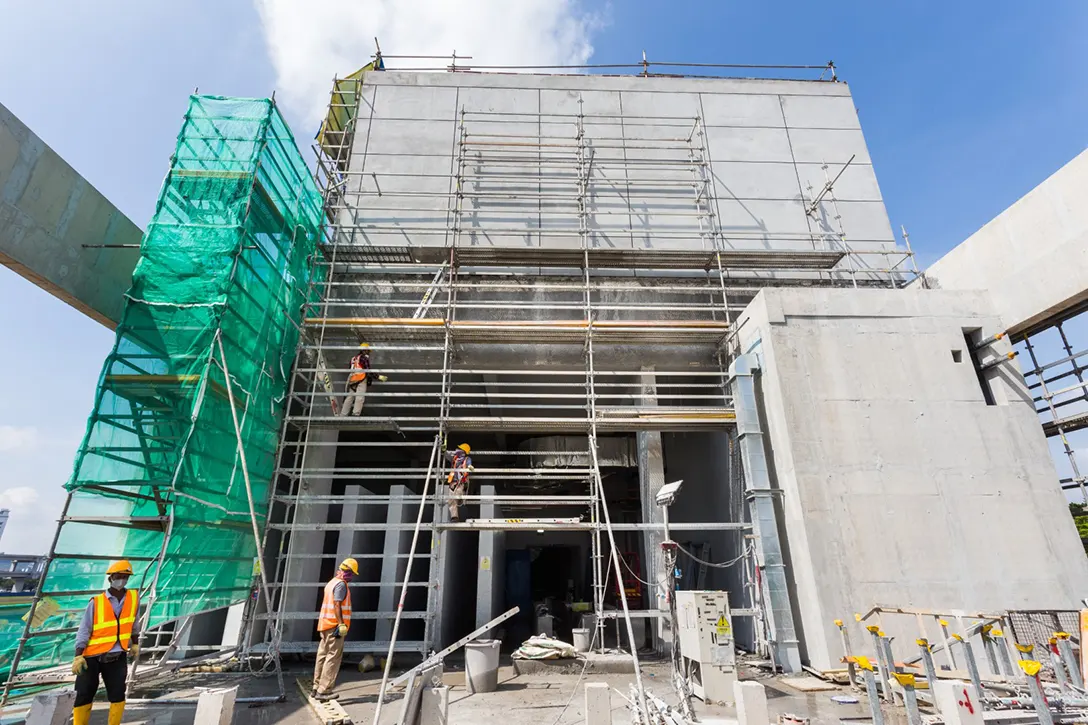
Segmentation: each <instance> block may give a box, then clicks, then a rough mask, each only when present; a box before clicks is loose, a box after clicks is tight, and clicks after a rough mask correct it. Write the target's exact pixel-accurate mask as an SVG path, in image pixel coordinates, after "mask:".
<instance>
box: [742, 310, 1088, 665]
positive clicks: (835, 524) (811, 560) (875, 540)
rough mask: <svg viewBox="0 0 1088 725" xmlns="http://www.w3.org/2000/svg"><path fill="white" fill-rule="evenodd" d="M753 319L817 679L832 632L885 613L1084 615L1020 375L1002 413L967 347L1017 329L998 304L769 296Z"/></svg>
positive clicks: (1085, 568) (994, 379) (808, 651)
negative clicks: (875, 611)
mask: <svg viewBox="0 0 1088 725" xmlns="http://www.w3.org/2000/svg"><path fill="white" fill-rule="evenodd" d="M738 324H739V325H740V333H739V334H740V343H741V347H742V350H743V351H745V352H755V353H756V354H757V355H758V358H759V360H760V362H761V368H762V375H761V377H760V389H761V394H762V401H761V403H762V407H763V410H764V415H765V417H766V420H765V421H764V422H765V434H766V437H767V440H768V445H769V448H770V450H771V452H772V459H773V460H772V468H773V471H772V477H773V480H774V482H775V485H776V486H777V487H778V488H779V489H781V491H782V513H783V521H782V525H781V528H782V530H783V532H784V536H785V544H786V546H787V548H788V554H789V557H788V560H789V562H790V566H789V571H790V572H791V573H790V576H791V578H792V582H793V585H794V587H795V590H796V592H795V593H796V600H797V604H796V606H797V609H798V611H797V612H796V613H795V618H796V619H797V621H798V622H799V623H800V628H801V630H802V641H803V643H804V647H805V652H804V654H805V659H806V660H807V661H808V662H809V663H810V664H811V665H812V666H813V667H816V668H819V669H831V668H834V667H836V666H838V662H839V657H840V656H841V652H840V650H841V647H840V644H839V635H838V632H837V629H836V627H835V625H834V624H833V620H835V619H837V618H841V619H843V620H845V621H848V622H850V623H851V626H854V625H853V622H852V621H851V620H852V617H851V614H853V613H854V612H865V611H867V610H868V609H869V608H870V607H872V606H876V605H881V606H903V607H921V608H927V609H935V610H940V611H949V610H964V611H988V612H993V611H1004V610H1007V609H1076V608H1079V606H1080V605H1079V601H1080V597H1082V596H1083V594H1084V592H1085V590H1086V589H1088V560H1086V559H1085V557H1084V556H1083V550H1082V547H1081V544H1080V540H1079V538H1078V536H1077V532H1076V528H1075V526H1074V524H1073V522H1072V520H1071V519H1070V517H1069V513H1068V510H1067V507H1066V503H1065V500H1064V498H1063V497H1062V494H1061V492H1060V491H1059V489H1058V487H1057V486H1055V479H1056V473H1055V470H1054V464H1053V463H1052V461H1051V458H1050V454H1049V451H1048V449H1047V446H1046V441H1045V439H1044V436H1043V433H1042V431H1041V429H1040V427H1039V423H1038V420H1037V418H1036V415H1035V412H1034V410H1033V408H1032V406H1031V404H1030V397H1029V396H1028V394H1027V391H1026V389H1025V387H1024V384H1023V379H1022V378H1021V376H1020V374H1019V372H1018V371H1017V370H1016V369H1015V368H1014V366H1012V365H1009V364H1004V365H999V366H996V367H993V368H990V370H989V371H987V372H988V374H987V376H986V380H985V382H986V384H987V385H989V386H990V388H991V390H992V394H993V398H994V403H995V404H993V405H988V404H987V402H986V400H985V399H984V395H983V392H982V390H981V387H980V386H981V383H980V380H979V378H978V376H977V375H976V372H975V370H974V369H973V368H974V364H973V362H972V359H971V357H970V355H969V351H968V350H967V349H966V346H967V343H966V340H965V334H969V333H971V332H978V331H980V334H981V335H983V336H986V335H991V334H993V333H995V332H998V331H1000V330H1002V329H1004V328H1003V321H1002V320H1001V318H1000V317H999V315H998V313H997V307H996V306H995V305H994V303H993V302H992V301H991V299H990V297H989V296H988V295H987V294H985V293H981V292H947V291H927V290H916V291H909V290H908V291H897V290H818V289H802V290H784V289H764V290H763V291H761V292H760V293H759V294H758V295H757V296H756V298H755V300H754V301H753V302H752V303H751V304H750V305H749V307H748V309H747V310H746V312H745V313H744V314H743V315H742V317H741V318H740V320H738ZM1002 343H1004V341H1002ZM1007 349H1008V348H1007V347H1005V346H1004V344H998V345H995V346H993V349H992V350H991V352H989V353H987V354H986V355H985V356H984V357H983V359H982V360H981V362H983V363H985V362H986V361H988V360H991V359H994V358H995V357H996V356H997V355H998V354H1001V353H1003V352H1006V351H1007ZM957 351H958V354H957ZM906 624H907V625H908V630H907V631H906V632H905V634H906V633H907V632H910V633H912V632H915V631H916V629H915V625H914V623H913V622H907V623H906ZM883 626H884V629H885V630H888V631H889V634H892V635H894V634H895V630H894V628H893V627H892V626H891V625H889V624H888V623H887V622H886V623H885V624H884V625H883ZM851 635H852V637H853V639H854V641H855V642H860V641H865V640H864V639H863V635H864V632H863V631H862V630H860V628H858V629H857V630H856V631H853V632H851ZM915 636H917V635H916V634H910V636H909V637H900V639H901V640H903V641H905V642H907V644H910V643H911V642H912V641H913V638H914V637H915ZM905 646H906V645H904V647H905ZM911 648H912V649H913V645H911Z"/></svg>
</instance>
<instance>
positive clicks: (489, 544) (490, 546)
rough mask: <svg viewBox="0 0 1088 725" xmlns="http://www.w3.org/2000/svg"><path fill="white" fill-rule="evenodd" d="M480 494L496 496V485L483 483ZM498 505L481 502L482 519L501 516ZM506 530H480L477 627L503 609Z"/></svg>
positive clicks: (477, 572) (477, 570)
mask: <svg viewBox="0 0 1088 725" xmlns="http://www.w3.org/2000/svg"><path fill="white" fill-rule="evenodd" d="M480 495H481V496H494V495H495V484H493V483H485V484H482V485H481V486H480ZM500 515H501V514H500V512H499V507H498V506H496V505H495V504H494V503H492V502H487V501H484V502H481V503H480V518H483V519H493V518H498V517H499V516H500ZM505 536H506V535H505V532H502V531H481V532H480V553H479V561H478V562H477V569H476V626H477V627H482V626H483V625H485V624H487V623H488V622H490V621H491V620H492V619H494V618H495V617H497V616H499V614H501V612H500V611H499V608H500V607H501V606H502V605H503V588H502V587H503V576H504V573H503V570H504V566H503V554H504V553H505V551H506V548H505V547H506V541H505Z"/></svg>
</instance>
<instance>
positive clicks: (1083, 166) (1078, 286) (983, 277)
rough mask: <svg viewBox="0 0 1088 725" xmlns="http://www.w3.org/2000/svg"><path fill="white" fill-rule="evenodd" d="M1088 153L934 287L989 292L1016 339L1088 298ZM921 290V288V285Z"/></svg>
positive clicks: (1020, 205) (987, 230)
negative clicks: (1086, 201)
mask: <svg viewBox="0 0 1088 725" xmlns="http://www.w3.org/2000/svg"><path fill="white" fill-rule="evenodd" d="M1085 193H1088V151H1083V152H1081V154H1080V155H1079V156H1077V157H1076V158H1074V159H1073V160H1072V161H1070V162H1069V163H1068V164H1066V165H1065V166H1063V167H1062V168H1060V169H1058V171H1056V172H1054V174H1053V175H1052V176H1050V177H1049V178H1048V179H1046V180H1045V181H1043V183H1041V184H1039V185H1038V186H1037V187H1035V188H1034V189H1032V190H1031V191H1030V192H1028V193H1027V194H1025V195H1024V196H1023V197H1022V198H1021V199H1020V200H1019V201H1017V202H1016V203H1015V204H1013V205H1012V206H1010V207H1009V208H1008V209H1006V210H1005V211H1003V212H1001V214H999V215H998V216H996V217H994V218H993V219H992V220H991V221H990V222H988V223H987V224H986V225H985V226H984V227H982V228H981V229H979V230H978V231H977V232H975V233H974V234H972V235H971V236H970V237H968V238H967V239H966V240H965V241H963V242H962V243H960V245H959V246H957V247H956V248H955V249H953V250H952V251H951V252H949V253H948V254H946V255H945V256H944V257H942V258H941V259H939V260H937V261H936V262H935V263H934V264H933V265H931V266H930V267H929V269H927V270H926V274H925V276H926V280H927V281H928V283H929V285H930V286H931V287H935V288H937V289H948V290H969V289H974V290H989V291H991V292H992V298H993V300H994V304H995V305H996V311H997V314H998V315H999V316H1000V317H1001V320H1002V324H1003V326H1004V329H1007V330H1009V331H1010V332H1016V331H1019V330H1022V329H1025V328H1028V327H1030V326H1032V325H1034V324H1037V323H1039V322H1041V321H1043V320H1045V319H1046V318H1048V317H1050V316H1052V315H1055V314H1057V313H1059V312H1060V311H1062V310H1065V309H1068V308H1070V307H1072V306H1074V305H1076V304H1079V303H1080V302H1082V301H1084V300H1085V299H1088V207H1086V206H1085V205H1084V203H1083V199H1084V195H1085ZM916 286H921V281H919V282H917V283H916Z"/></svg>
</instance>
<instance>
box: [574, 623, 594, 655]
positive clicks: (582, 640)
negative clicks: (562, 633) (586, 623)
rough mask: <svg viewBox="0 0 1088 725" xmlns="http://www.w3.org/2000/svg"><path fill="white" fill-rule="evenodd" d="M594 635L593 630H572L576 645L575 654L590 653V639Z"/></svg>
mask: <svg viewBox="0 0 1088 725" xmlns="http://www.w3.org/2000/svg"><path fill="white" fill-rule="evenodd" d="M592 634H593V630H591V629H572V630H571V639H572V640H573V644H574V651H575V652H588V651H589V638H590V636H591V635H592Z"/></svg>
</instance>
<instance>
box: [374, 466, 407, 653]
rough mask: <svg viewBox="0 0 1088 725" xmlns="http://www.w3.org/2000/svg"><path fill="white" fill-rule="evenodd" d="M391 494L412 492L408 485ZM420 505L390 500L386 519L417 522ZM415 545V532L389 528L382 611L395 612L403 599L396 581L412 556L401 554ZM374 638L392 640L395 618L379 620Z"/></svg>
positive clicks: (380, 597)
mask: <svg viewBox="0 0 1088 725" xmlns="http://www.w3.org/2000/svg"><path fill="white" fill-rule="evenodd" d="M389 493H390V494H391V496H392V497H393V498H403V497H405V496H409V495H411V491H410V490H409V489H408V487H407V486H405V485H404V484H397V485H395V486H390V487H389ZM415 512H416V505H415V504H408V503H406V502H404V501H390V502H389V516H388V518H387V519H386V520H387V521H388V522H389V523H391V524H404V523H414V522H415ZM411 545H412V532H411V531H386V532H385V546H384V548H383V549H382V586H381V589H380V590H379V591H378V611H379V612H393V611H395V610H396V608H397V601H398V600H399V599H400V587H398V586H396V583H397V582H399V581H402V580H403V579H404V574H405V572H406V571H407V570H408V559H406V558H404V557H403V556H401V555H402V554H407V553H408V548H409V547H410V546H411ZM375 631H376V634H375V637H374V639H376V640H378V641H379V642H380V641H383V640H388V639H389V638H391V637H392V636H393V620H392V619H391V618H390V619H379V620H378V623H377V628H376V630H375Z"/></svg>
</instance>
